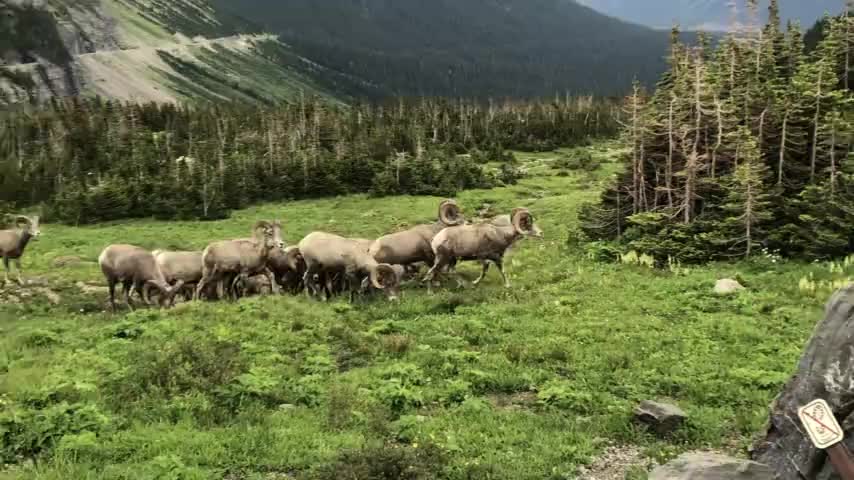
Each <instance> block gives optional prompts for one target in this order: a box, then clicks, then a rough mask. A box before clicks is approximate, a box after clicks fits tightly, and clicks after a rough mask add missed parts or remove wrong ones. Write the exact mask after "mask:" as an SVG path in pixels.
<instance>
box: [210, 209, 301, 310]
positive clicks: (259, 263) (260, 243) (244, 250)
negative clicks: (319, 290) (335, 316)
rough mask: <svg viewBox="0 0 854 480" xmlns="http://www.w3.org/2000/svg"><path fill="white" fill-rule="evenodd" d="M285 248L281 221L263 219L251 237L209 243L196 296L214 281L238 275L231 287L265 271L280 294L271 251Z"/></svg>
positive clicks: (253, 229)
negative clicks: (270, 266) (271, 267)
mask: <svg viewBox="0 0 854 480" xmlns="http://www.w3.org/2000/svg"><path fill="white" fill-rule="evenodd" d="M283 248H285V242H284V241H283V240H282V226H281V224H280V223H279V222H273V223H271V222H267V221H263V220H262V221H259V222H258V223H256V224H255V226H254V227H253V228H252V238H251V239H239V240H226V241H222V242H216V243H212V244H210V245H208V247H207V248H206V249H205V251H204V252H203V253H202V279H201V280H200V281H199V285H198V286H197V287H196V294H195V299H196V300H198V298H199V295H200V294H201V292H202V291H204V289H205V287H206V286H208V284H210V283H212V282H213V283H215V282H219V281H221V280H224V279H225V278H228V277H229V276H230V275H236V277H235V278H234V281H233V282H232V285H231V288H232V289H233V288H234V286H235V285H237V284H238V283H241V282H242V281H243V280H245V279H247V278H249V277H251V276H253V275H257V274H264V275H266V276H267V278H269V279H270V283H271V284H272V285H273V293H277V288H276V285H275V279H274V278H273V273H272V272H271V271H270V269H269V268H268V267H267V259H268V258H269V256H270V252H272V251H273V250H275V249H279V250H282V249H283Z"/></svg>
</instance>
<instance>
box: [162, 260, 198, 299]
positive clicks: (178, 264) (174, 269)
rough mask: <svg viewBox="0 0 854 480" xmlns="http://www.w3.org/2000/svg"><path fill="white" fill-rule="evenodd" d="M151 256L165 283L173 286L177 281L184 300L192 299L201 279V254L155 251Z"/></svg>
mask: <svg viewBox="0 0 854 480" xmlns="http://www.w3.org/2000/svg"><path fill="white" fill-rule="evenodd" d="M151 254H152V255H154V260H155V261H156V262H157V267H158V268H159V269H160V271H161V272H162V273H163V277H164V278H166V283H168V284H170V285H174V284H176V283H177V282H178V281H180V282H182V283H183V285H184V289H183V292H184V298H185V300H190V299H192V298H193V296H194V294H195V291H196V287H197V286H198V284H199V281H201V279H202V273H203V272H202V270H203V269H202V252H168V251H164V250H155V251H153V252H151Z"/></svg>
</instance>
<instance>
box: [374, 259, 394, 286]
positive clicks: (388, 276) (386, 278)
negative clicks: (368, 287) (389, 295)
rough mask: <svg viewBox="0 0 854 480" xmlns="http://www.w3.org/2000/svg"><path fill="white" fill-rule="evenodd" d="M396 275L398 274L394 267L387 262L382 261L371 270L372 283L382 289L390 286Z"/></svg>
mask: <svg viewBox="0 0 854 480" xmlns="http://www.w3.org/2000/svg"><path fill="white" fill-rule="evenodd" d="M396 277H397V274H396V273H395V272H394V268H393V267H392V266H391V265H389V264H387V263H381V264H379V265H377V268H375V269H373V270H372V271H371V283H372V284H374V287H376V288H378V289H380V290H384V289H386V288H387V287H390V286H391V285H392V284H393V283H394V281H395V278H396Z"/></svg>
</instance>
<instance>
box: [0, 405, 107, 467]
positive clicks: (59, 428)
mask: <svg viewBox="0 0 854 480" xmlns="http://www.w3.org/2000/svg"><path fill="white" fill-rule="evenodd" d="M0 405H3V403H0ZM3 406H4V408H3V409H2V411H0V461H3V462H9V463H11V462H15V461H17V460H18V459H19V458H21V457H23V458H33V457H36V456H38V455H41V454H43V453H45V452H49V451H51V450H52V449H53V448H55V447H56V446H57V444H59V443H60V441H61V440H62V439H63V438H65V437H66V435H68V436H73V435H77V436H79V435H81V434H84V433H87V432H88V433H89V434H90V435H91V434H98V433H101V432H103V431H105V430H106V429H107V428H109V426H110V424H111V418H110V417H109V416H107V415H106V414H104V413H103V412H101V410H100V409H99V408H98V407H97V406H95V405H92V404H83V403H75V404H69V403H67V402H62V403H59V404H56V405H51V406H49V407H46V408H43V409H28V408H21V407H19V406H16V405H10V404H8V403H6V404H5V405H3ZM86 438H91V437H86ZM77 440H79V441H82V440H83V438H82V437H78V438H77ZM79 441H78V442H77V443H80V442H79ZM67 442H71V443H73V442H74V440H73V439H71V438H69V439H68V440H67ZM67 444H68V443H67Z"/></svg>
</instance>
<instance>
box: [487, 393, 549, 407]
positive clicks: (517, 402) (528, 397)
mask: <svg viewBox="0 0 854 480" xmlns="http://www.w3.org/2000/svg"><path fill="white" fill-rule="evenodd" d="M487 400H488V401H489V403H491V404H492V406H493V407H495V408H498V409H502V410H522V409H525V408H531V407H532V406H534V404H535V403H537V394H536V393H534V392H516V393H512V394H506V393H500V394H496V395H489V396H488V397H487Z"/></svg>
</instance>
